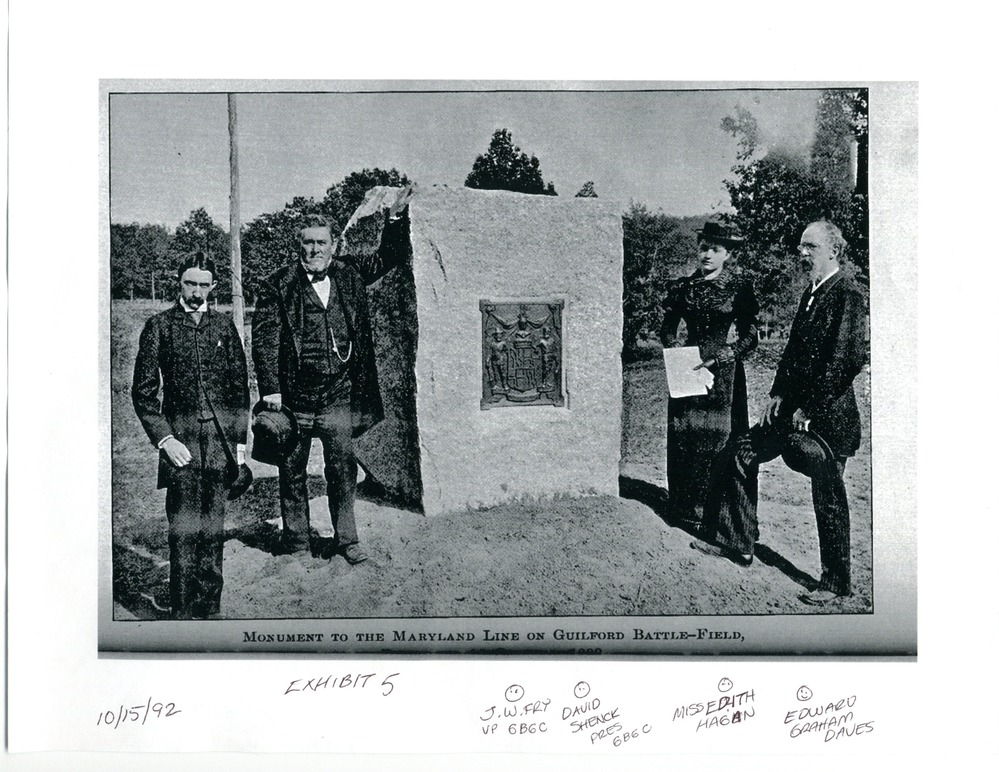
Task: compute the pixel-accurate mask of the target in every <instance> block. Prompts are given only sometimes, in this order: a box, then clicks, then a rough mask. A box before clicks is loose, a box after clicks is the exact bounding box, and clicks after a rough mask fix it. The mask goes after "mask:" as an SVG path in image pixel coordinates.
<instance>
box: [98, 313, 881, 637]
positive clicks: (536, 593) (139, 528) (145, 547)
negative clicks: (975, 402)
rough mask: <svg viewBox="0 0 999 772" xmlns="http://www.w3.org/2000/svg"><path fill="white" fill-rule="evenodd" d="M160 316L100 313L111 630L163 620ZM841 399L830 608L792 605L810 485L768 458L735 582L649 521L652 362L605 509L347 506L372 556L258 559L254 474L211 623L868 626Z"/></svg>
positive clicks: (269, 540)
mask: <svg viewBox="0 0 999 772" xmlns="http://www.w3.org/2000/svg"><path fill="white" fill-rule="evenodd" d="M163 307H165V306H163V305H162V304H154V303H151V302H149V301H145V302H141V301H135V302H125V301H116V302H115V304H114V307H113V309H112V325H111V335H112V373H111V390H112V394H111V399H112V416H113V420H112V431H113V442H112V449H111V454H112V474H113V478H112V498H113V504H112V514H113V517H112V523H113V525H112V530H113V562H114V600H115V606H114V607H115V618H116V619H162V618H165V617H166V616H167V614H168V593H167V580H168V577H169V563H168V561H167V526H166V516H165V514H164V492H163V491H158V490H156V452H155V450H153V449H152V448H151V446H150V445H149V443H148V441H147V440H146V437H145V435H144V434H143V432H142V429H141V426H140V425H139V422H138V419H136V417H135V414H134V412H133V411H132V408H131V402H130V399H129V387H130V382H131V368H132V364H133V362H134V357H135V347H136V345H137V341H138V334H139V330H140V329H141V325H142V322H143V321H144V320H145V319H146V318H147V317H148V316H150V315H152V313H154V312H155V311H156V310H158V309H161V308H163ZM782 345H783V343H782V342H774V343H770V342H766V343H764V344H762V345H761V347H760V350H759V351H758V352H757V354H756V355H755V356H754V357H753V358H752V359H751V360H750V362H749V363H748V366H747V371H748V373H747V374H748V378H749V390H750V413H751V416H753V415H758V414H759V410H760V407H761V405H762V404H763V403H765V401H766V393H767V391H768V389H769V386H770V380H771V379H772V376H773V368H774V364H775V362H776V358H777V356H778V355H779V353H780V349H781V348H782ZM856 388H857V391H858V399H859V401H860V403H861V413H862V415H863V416H864V420H865V426H864V444H863V446H862V448H861V450H860V452H859V453H858V455H857V457H856V458H854V459H852V460H851V461H850V462H849V463H848V464H847V468H846V483H847V490H848V494H849V500H850V508H851V534H852V546H853V555H852V556H853V577H854V579H853V581H854V595H853V597H851V598H849V599H846V600H844V601H843V602H842V603H841V604H839V605H835V606H831V607H829V608H826V609H822V610H817V609H815V608H813V607H810V606H806V605H804V604H802V603H801V602H800V601H799V600H798V599H797V596H798V594H800V593H801V592H802V591H803V590H805V589H810V588H811V587H812V585H813V583H814V582H815V581H816V579H817V577H818V575H819V556H818V543H817V536H816V530H815V517H814V514H813V511H812V504H811V492H810V488H809V484H808V480H807V479H806V478H804V477H802V476H800V475H798V474H796V473H795V472H792V471H791V470H789V469H788V468H787V467H785V466H784V465H783V463H782V462H781V461H780V460H777V461H775V462H773V463H771V464H769V465H767V466H765V467H763V468H762V469H761V475H760V491H761V500H760V512H759V516H760V532H761V535H760V547H759V549H758V551H757V559H756V561H755V562H754V563H753V565H752V566H751V567H749V568H740V567H737V566H735V565H734V564H731V563H729V562H728V561H724V560H719V559H717V558H711V557H707V556H704V555H701V554H700V553H697V552H695V551H694V550H692V549H690V547H689V544H690V541H691V536H690V535H689V534H687V533H686V532H684V531H682V530H680V529H678V528H674V527H671V526H670V525H668V524H667V523H666V522H665V521H664V520H663V518H662V517H661V516H660V514H659V512H660V511H661V494H660V487H661V486H663V485H664V481H665V468H664V459H665V445H664V434H665V422H666V401H665V391H666V390H665V380H664V376H663V373H662V366H661V361H660V360H659V358H658V357H657V356H656V357H654V358H652V359H650V360H648V361H642V362H638V363H633V364H629V365H627V366H626V368H625V376H624V395H625V397H624V412H623V424H624V431H623V437H622V462H621V471H622V475H623V477H622V494H623V495H622V496H621V497H617V498H607V497H601V498H589V499H575V500H570V499H557V498H556V499H552V500H550V501H541V502H536V503H533V504H531V505H527V504H516V505H505V506H499V507H494V508H491V509H487V510H481V511H465V512H456V513H453V514H450V515H446V516H442V517H435V518H428V517H425V516H423V515H422V514H420V513H417V512H412V511H407V510H403V509H397V508H394V507H392V506H390V505H388V504H386V503H384V502H380V501H379V500H378V499H377V498H376V497H375V496H372V495H365V494H363V493H362V495H361V497H360V498H359V501H358V505H357V519H358V529H359V532H360V535H361V539H362V542H363V543H364V545H365V547H366V549H367V551H368V553H369V554H370V555H371V560H369V561H368V562H367V563H363V564H360V565H358V566H354V567H351V566H349V565H347V564H346V563H345V562H344V561H343V559H342V558H339V557H335V558H333V559H332V560H323V559H319V558H314V557H311V556H309V555H308V554H296V555H281V556H279V555H274V554H272V553H271V549H272V545H273V544H274V542H275V537H276V535H277V533H278V530H279V528H280V518H279V516H278V497H277V480H276V478H275V477H274V474H275V469H274V468H273V467H267V466H262V465H256V464H254V465H253V469H254V474H255V476H256V479H257V482H256V483H255V484H254V487H253V489H252V490H251V491H250V492H248V493H247V494H246V495H244V496H243V498H242V499H241V500H240V501H238V502H236V503H235V504H234V505H230V510H229V513H228V516H227V522H226V530H227V541H226V545H225V558H224V575H225V589H224V591H223V596H222V609H221V613H220V617H221V618H225V619H271V618H350V617H376V618H377V617H383V618H412V617H465V616H468V617H477V616H549V615H552V616H575V615H587V616H590V615H596V616H599V615H622V616H627V615H642V616H645V615H652V616H658V615H684V614H705V615H712V614H726V615H727V614H752V615H758V614H814V613H869V612H871V611H872V610H873V597H872V576H871V569H872V556H871V541H872V531H871V499H870V491H871V469H870V432H869V416H870V410H869V406H870V382H869V375H868V373H867V372H865V373H863V374H862V375H861V377H860V378H858V381H857V384H856ZM314 450H316V451H318V443H317V447H316V448H315V449H314ZM318 462H319V459H318V458H317V456H316V454H315V453H314V455H313V460H312V464H311V467H310V470H311V476H310V492H311V493H312V495H313V499H312V511H313V518H314V520H315V519H316V514H317V513H318V514H319V516H320V517H322V516H324V515H325V514H326V501H325V497H324V483H323V481H322V476H321V467H320V464H319V463H318ZM456 463H457V460H456ZM363 489H364V486H363V485H362V491H363ZM320 522H321V520H320ZM326 522H327V524H328V520H327V521H326Z"/></svg>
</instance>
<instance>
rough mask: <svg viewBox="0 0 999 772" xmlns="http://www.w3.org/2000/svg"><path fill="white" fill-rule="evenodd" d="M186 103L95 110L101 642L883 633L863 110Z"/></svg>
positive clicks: (760, 102) (437, 101)
mask: <svg viewBox="0 0 999 772" xmlns="http://www.w3.org/2000/svg"><path fill="white" fill-rule="evenodd" d="M206 83H209V84H210V81H209V82H200V83H197V84H195V83H181V84H176V83H169V84H167V83H164V84H159V83H157V82H155V81H153V82H142V83H141V84H139V83H136V84H126V83H110V84H107V85H106V87H105V91H104V93H103V94H102V99H103V100H104V104H103V107H104V110H105V126H104V128H105V136H104V137H103V142H104V145H103V152H104V153H105V160H106V164H105V166H106V168H105V174H106V175H107V177H106V187H105V190H104V194H106V197H107V198H106V201H104V202H102V203H103V207H104V211H105V212H106V214H107V221H106V223H104V224H103V226H102V227H103V228H104V229H105V230H106V242H105V246H106V250H105V252H104V253H103V254H102V255H101V256H100V260H101V261H102V263H103V266H104V270H106V271H107V276H108V277H109V281H108V282H107V284H108V295H109V296H108V298H107V304H106V311H105V313H106V318H104V320H103V324H104V328H103V329H105V330H106V341H105V343H106V346H107V349H108V350H107V357H106V361H107V363H108V367H107V372H106V373H105V374H104V376H105V378H106V384H105V387H106V391H107V398H108V402H109V408H108V411H107V418H108V421H107V423H108V427H109V428H108V439H109V441H108V444H107V447H105V448H103V449H102V457H103V462H102V463H103V468H104V469H105V470H106V473H107V474H108V475H109V478H110V499H111V500H110V511H109V512H106V513H102V517H101V522H100V528H101V533H102V542H101V544H102V550H103V553H104V554H102V563H101V565H102V573H103V575H102V577H101V582H102V592H103V593H104V598H105V600H106V601H107V602H106V603H104V604H103V605H102V609H101V612H100V616H101V618H100V620H99V621H100V630H101V647H102V648H104V649H107V650H116V649H117V650H122V649H125V650H129V649H135V650H147V651H150V650H152V651H156V650H162V651H173V650H186V649H202V650H213V651H234V652H235V651H247V650H250V651H271V650H273V651H282V650H291V649H288V648H287V646H288V645H290V646H292V647H293V650H304V651H313V650H314V651H324V652H325V651H340V652H355V651H356V652H374V653H378V652H393V653H400V652H402V653H406V652H411V653H427V652H431V653H433V652H441V653H504V652H505V653H518V652H523V653H555V654H558V653H579V652H580V651H581V649H580V647H585V648H584V649H582V650H583V651H587V652H589V653H594V654H598V653H604V654H607V653H626V654H628V653H639V654H662V653H715V652H735V653H788V652H789V651H790V652H796V651H818V652H823V653H826V652H833V653H835V652H836V651H838V650H840V647H841V645H843V646H846V647H847V648H849V649H850V650H851V651H858V650H859V651H861V652H863V651H865V650H866V649H865V635H870V640H871V641H872V643H871V645H870V647H869V649H870V651H871V653H876V652H877V650H878V647H879V646H882V645H884V641H885V640H886V639H887V640H889V641H890V639H891V635H890V631H887V632H886V630H885V625H881V626H880V627H879V628H878V632H877V633H876V634H875V633H872V632H868V633H859V634H858V632H857V631H858V630H861V629H863V630H865V631H870V630H871V629H872V628H871V626H870V625H869V624H868V623H870V622H871V618H872V617H874V616H875V615H876V614H877V612H878V610H879V592H878V589H879V585H878V583H877V582H876V581H875V570H874V568H875V563H876V556H875V548H874V543H875V540H874V536H873V533H874V530H875V522H874V518H873V512H874V508H873V502H874V500H875V497H876V495H877V491H876V490H875V489H874V486H873V483H872V415H873V414H874V413H875V412H876V411H877V406H876V405H875V406H873V410H872V389H871V387H872V384H871V377H872V376H871V352H872V345H876V344H877V341H876V336H874V335H872V330H876V328H877V322H878V319H877V318H874V319H872V310H871V309H872V305H873V304H872V297H874V296H876V294H877V292H878V289H879V288H878V286H877V284H876V283H875V282H873V281H872V279H871V274H872V271H871V263H872V261H876V260H877V259H878V257H877V255H876V254H872V252H873V250H872V247H871V243H872V242H871V238H870V231H871V214H870V213H871V197H872V196H873V195H876V193H875V192H873V189H869V156H870V155H871V147H870V144H871V143H870V140H869V136H870V135H871V134H874V133H875V132H876V128H877V124H876V122H875V121H874V120H869V115H870V114H876V108H877V104H876V102H875V99H874V97H873V95H872V93H871V92H870V91H869V89H868V88H867V87H864V86H853V87H847V86H840V85H837V86H835V87H814V86H809V87H800V88H799V87H771V88H753V89H748V88H746V89H738V88H670V87H668V86H663V87H661V88H656V89H649V88H642V89H637V88H636V89H629V88H628V87H627V86H616V85H614V84H606V85H604V86H603V87H601V88H598V89H592V88H582V87H578V88H573V87H572V86H571V84H569V85H568V86H565V87H562V88H550V87H539V86H534V85H532V84H522V85H520V86H518V85H516V84H514V85H507V86H506V87H503V88H486V87H476V85H475V84H474V83H443V84H438V85H437V88H433V89H431V88H427V89H420V88H418V87H417V86H415V85H410V86H394V87H393V86H392V85H381V84H378V85H377V86H376V85H371V86H365V85H364V84H357V83H352V84H348V85H342V84H341V85H338V84H330V85H329V87H328V88H324V89H314V88H309V89H296V88H294V87H292V86H289V87H287V88H284V87H281V86H280V85H279V86H278V87H277V88H275V85H274V84H267V85H266V86H264V85H260V86H251V85H248V86H247V87H246V88H243V89H237V90H232V91H228V90H212V89H211V88H206V85H205V84H206ZM265 88H266V90H264V89H265ZM914 150H915V149H914V148H913V152H914ZM872 339H874V340H873V343H872ZM873 450H874V451H876V450H877V449H876V448H874V449H873ZM912 516H913V517H914V514H913V515H912ZM912 582H913V586H912V588H911V591H912V592H913V593H914V592H915V586H914V584H915V578H914V577H913V579H912ZM829 615H833V616H836V617H838V618H839V619H840V620H841V621H840V622H838V623H837V627H836V630H837V631H838V632H837V634H836V635H833V636H832V637H829V636H826V635H824V634H821V635H820V634H817V633H816V631H817V630H819V629H820V628H819V625H821V623H822V621H823V619H824V618H825V617H828V616H829ZM865 620H866V622H865ZM789 622H793V624H791V625H790V626H788V625H789ZM148 623H157V624H153V625H151V624H148ZM813 623H815V625H814V626H813V627H809V625H811V624H813ZM865 624H867V625H868V626H866V627H863V628H860V627H854V626H853V625H865ZM886 624H887V623H886ZM791 628H793V630H794V632H790V630H791ZM782 629H786V630H788V631H789V632H788V633H787V637H784V635H783V634H782V633H781V632H779V631H780V630H782ZM822 629H827V628H822ZM874 639H877V640H878V641H879V643H878V645H877V646H875V645H874V644H873V641H874ZM837 641H840V642H842V641H847V642H849V643H846V644H840V643H837ZM889 648H890V646H889Z"/></svg>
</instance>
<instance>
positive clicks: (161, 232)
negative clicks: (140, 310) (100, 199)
mask: <svg viewBox="0 0 999 772" xmlns="http://www.w3.org/2000/svg"><path fill="white" fill-rule="evenodd" d="M169 271H170V234H169V233H168V232H167V229H166V228H164V227H163V226H162V225H139V224H138V223H130V224H128V225H125V224H121V223H112V224H111V296H112V297H115V298H130V299H131V298H135V297H152V290H153V286H154V285H155V287H156V296H157V297H163V293H164V291H165V290H166V287H165V286H164V285H163V284H162V281H163V280H164V278H165V277H166V276H168V275H169Z"/></svg>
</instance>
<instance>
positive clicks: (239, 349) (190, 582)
mask: <svg viewBox="0 0 999 772" xmlns="http://www.w3.org/2000/svg"><path fill="white" fill-rule="evenodd" d="M217 276H218V271H217V270H216V268H215V263H214V262H213V261H212V260H211V259H210V258H207V257H205V256H204V255H203V254H202V253H200V252H198V253H197V254H195V255H192V256H191V257H188V258H186V259H185V260H184V261H183V262H181V264H180V267H179V268H178V269H177V277H178V279H179V281H180V297H179V298H178V300H177V303H176V305H174V306H172V307H171V308H170V309H168V310H166V311H163V312H162V313H159V314H157V315H156V316H154V317H152V318H151V319H150V320H149V321H147V322H146V325H145V327H144V328H143V330H142V334H141V335H140V336H139V352H138V355H137V356H136V359H135V373H134V377H133V379H132V403H133V405H134V406H135V412H136V414H137V415H138V417H139V420H140V421H141V422H142V426H143V428H144V429H145V430H146V434H147V435H148V436H149V439H150V441H151V442H152V443H153V445H155V446H156V447H157V448H158V449H159V451H160V461H159V482H158V485H159V487H160V488H166V489H167V495H166V513H167V520H168V522H169V545H170V613H171V616H172V617H174V618H175V619H202V618H205V617H209V616H212V615H214V614H217V613H218V612H219V604H220V600H221V597H222V550H223V546H224V537H223V524H224V519H225V496H224V491H225V490H226V489H229V491H230V493H229V498H235V497H236V496H238V495H239V494H240V493H242V491H244V490H245V489H246V487H247V486H248V485H249V483H250V481H251V480H252V479H253V475H252V474H250V470H249V469H248V468H247V467H246V466H245V464H244V463H243V455H244V450H245V444H246V431H247V419H248V416H249V407H250V392H249V388H248V386H247V378H246V376H247V373H246V354H245V353H244V352H243V342H242V340H241V338H240V336H239V333H238V332H237V331H236V326H235V324H233V321H232V319H231V318H230V317H228V316H224V315H222V314H220V313H218V312H217V311H214V310H212V309H211V308H210V307H209V305H208V296H209V295H210V294H211V292H212V290H214V289H215V286H216V277H217Z"/></svg>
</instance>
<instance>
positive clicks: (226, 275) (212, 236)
mask: <svg viewBox="0 0 999 772" xmlns="http://www.w3.org/2000/svg"><path fill="white" fill-rule="evenodd" d="M170 252H171V257H172V258H173V260H172V266H171V268H173V270H172V271H171V272H170V273H169V275H168V278H170V279H175V278H176V268H175V266H176V265H177V264H178V263H179V262H180V260H182V259H183V258H184V257H185V256H187V255H191V254H194V253H195V252H204V253H205V255H206V256H208V257H210V258H211V259H212V260H214V261H215V267H216V269H217V270H218V274H219V275H218V276H217V277H215V278H216V281H217V282H218V287H217V288H216V290H215V298H216V299H217V300H220V301H226V300H229V299H231V296H232V281H231V278H232V272H231V270H230V267H229V265H230V259H229V234H228V233H226V231H224V230H223V229H222V228H221V227H219V226H218V225H216V224H215V222H214V221H213V220H212V218H211V217H210V216H209V215H208V212H206V211H205V209H204V207H200V208H198V209H195V210H194V211H193V212H191V214H190V215H189V216H188V218H187V219H186V220H184V222H182V223H181V224H180V225H178V226H177V230H176V231H174V234H173V240H172V242H171V244H170Z"/></svg>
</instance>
